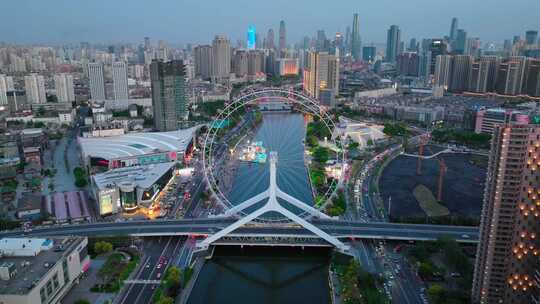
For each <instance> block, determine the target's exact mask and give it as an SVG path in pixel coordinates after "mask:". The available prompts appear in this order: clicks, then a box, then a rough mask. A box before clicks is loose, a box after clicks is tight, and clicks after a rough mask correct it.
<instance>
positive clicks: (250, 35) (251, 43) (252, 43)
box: [247, 25, 257, 50]
mask: <svg viewBox="0 0 540 304" xmlns="http://www.w3.org/2000/svg"><path fill="white" fill-rule="evenodd" d="M256 41H257V32H256V30H255V27H254V26H253V25H250V26H249V27H248V31H247V48H248V50H254V49H255V48H256Z"/></svg>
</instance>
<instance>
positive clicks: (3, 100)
mask: <svg viewBox="0 0 540 304" xmlns="http://www.w3.org/2000/svg"><path fill="white" fill-rule="evenodd" d="M6 78H7V77H6V75H2V74H0V105H7V103H8V100H7V91H8V84H7V80H6Z"/></svg>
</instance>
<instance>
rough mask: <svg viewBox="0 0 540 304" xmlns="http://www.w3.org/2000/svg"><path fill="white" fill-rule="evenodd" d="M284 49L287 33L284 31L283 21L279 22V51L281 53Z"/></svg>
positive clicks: (285, 47)
mask: <svg viewBox="0 0 540 304" xmlns="http://www.w3.org/2000/svg"><path fill="white" fill-rule="evenodd" d="M286 49H287V32H286V29H285V21H283V20H281V21H280V22H279V51H280V53H281V52H283V51H284V50H286ZM280 57H281V56H280Z"/></svg>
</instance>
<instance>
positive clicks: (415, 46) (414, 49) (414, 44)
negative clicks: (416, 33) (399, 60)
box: [407, 38, 418, 52]
mask: <svg viewBox="0 0 540 304" xmlns="http://www.w3.org/2000/svg"><path fill="white" fill-rule="evenodd" d="M407 50H408V51H410V52H418V42H416V38H411V40H410V41H409V47H408V48H407Z"/></svg>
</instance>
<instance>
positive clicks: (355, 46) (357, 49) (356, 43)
mask: <svg viewBox="0 0 540 304" xmlns="http://www.w3.org/2000/svg"><path fill="white" fill-rule="evenodd" d="M361 48H362V46H361V42H360V23H359V21H358V14H354V15H353V26H352V36H351V56H352V57H353V59H354V60H356V61H358V60H360V58H361V55H362V54H361V53H362V49H361Z"/></svg>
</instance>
